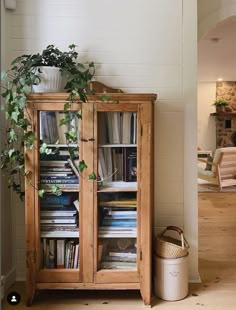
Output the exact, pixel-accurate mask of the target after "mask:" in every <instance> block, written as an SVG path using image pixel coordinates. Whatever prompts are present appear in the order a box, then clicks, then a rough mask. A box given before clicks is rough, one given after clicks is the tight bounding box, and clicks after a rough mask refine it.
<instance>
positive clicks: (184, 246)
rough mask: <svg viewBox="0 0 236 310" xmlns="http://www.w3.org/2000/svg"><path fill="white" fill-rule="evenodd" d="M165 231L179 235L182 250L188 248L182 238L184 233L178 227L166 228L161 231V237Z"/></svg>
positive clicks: (186, 242)
mask: <svg viewBox="0 0 236 310" xmlns="http://www.w3.org/2000/svg"><path fill="white" fill-rule="evenodd" d="M167 230H173V231H176V232H178V233H179V235H180V238H181V245H182V249H184V248H189V247H190V246H189V244H188V241H187V240H186V239H185V237H184V232H183V230H182V229H181V228H180V227H177V226H167V227H166V229H164V230H163V232H162V233H161V236H164V234H165V233H166V231H167Z"/></svg>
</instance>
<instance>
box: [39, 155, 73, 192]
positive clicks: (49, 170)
mask: <svg viewBox="0 0 236 310" xmlns="http://www.w3.org/2000/svg"><path fill="white" fill-rule="evenodd" d="M62 152H65V154H64V153H62ZM74 161H76V162H77V161H78V159H75V160H74ZM40 184H41V187H42V188H43V189H48V188H49V187H50V185H54V184H55V185H57V186H58V187H59V188H60V189H68V190H70V189H72V190H73V189H78V184H79V173H78V170H77V169H76V167H75V165H74V164H73V161H72V160H71V159H70V158H69V154H68V151H63V150H60V151H59V152H58V153H56V154H49V155H41V156H40Z"/></svg>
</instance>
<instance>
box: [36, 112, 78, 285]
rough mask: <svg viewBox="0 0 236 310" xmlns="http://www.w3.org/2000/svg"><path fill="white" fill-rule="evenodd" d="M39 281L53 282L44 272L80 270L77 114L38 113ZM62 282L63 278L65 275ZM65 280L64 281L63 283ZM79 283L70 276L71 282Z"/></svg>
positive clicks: (75, 278) (51, 277) (51, 275)
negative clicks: (51, 270)
mask: <svg viewBox="0 0 236 310" xmlns="http://www.w3.org/2000/svg"><path fill="white" fill-rule="evenodd" d="M38 127H39V128H38V134H39V141H40V145H39V146H38V163H39V165H38V189H39V191H44V193H42V195H39V197H38V202H37V204H38V223H39V224H38V225H39V238H38V240H39V241H38V242H39V244H38V248H39V249H40V261H38V265H39V270H40V271H41V274H40V273H39V277H41V279H42V280H43V281H53V277H54V275H53V273H50V278H49V277H48V276H47V274H46V273H43V271H45V272H47V271H46V270H45V269H54V270H55V273H56V272H57V271H58V269H60V272H61V271H62V270H61V269H65V272H66V271H68V270H70V271H73V270H74V271H77V273H78V269H79V268H80V234H79V227H80V220H81V219H80V217H79V183H80V180H79V179H80V178H79V173H78V169H77V168H76V166H77V165H78V161H79V143H78V141H79V132H80V131H79V122H78V118H77V116H76V113H75V112H73V111H71V112H61V111H39V112H38ZM62 280H63V275H62ZM64 280H65V279H64ZM75 280H78V275H76V276H75V277H73V275H70V280H69V282H73V281H75Z"/></svg>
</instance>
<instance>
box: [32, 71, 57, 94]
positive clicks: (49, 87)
mask: <svg viewBox="0 0 236 310" xmlns="http://www.w3.org/2000/svg"><path fill="white" fill-rule="evenodd" d="M37 74H38V75H39V77H40V79H41V82H40V83H39V84H38V85H32V91H33V92H34V93H50V92H52V93H55V92H61V91H63V87H62V76H61V72H60V68H57V67H44V66H42V67H38V68H37Z"/></svg>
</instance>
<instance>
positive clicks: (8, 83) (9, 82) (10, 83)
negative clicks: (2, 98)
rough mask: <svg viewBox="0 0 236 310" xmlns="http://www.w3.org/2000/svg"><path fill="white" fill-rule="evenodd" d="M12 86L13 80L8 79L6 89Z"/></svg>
mask: <svg viewBox="0 0 236 310" xmlns="http://www.w3.org/2000/svg"><path fill="white" fill-rule="evenodd" d="M12 86H13V82H12V81H8V82H7V83H6V88H7V89H8V90H10V89H12Z"/></svg>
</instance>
